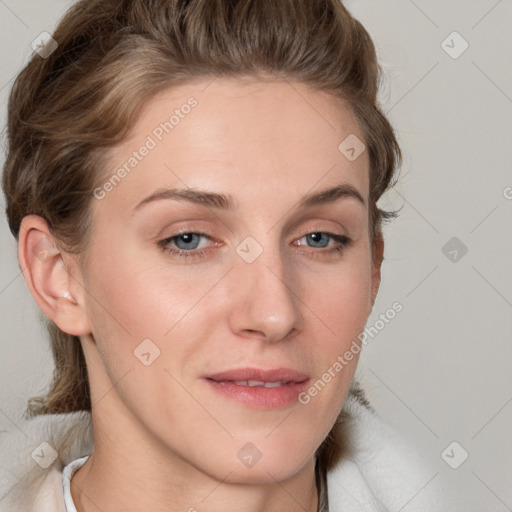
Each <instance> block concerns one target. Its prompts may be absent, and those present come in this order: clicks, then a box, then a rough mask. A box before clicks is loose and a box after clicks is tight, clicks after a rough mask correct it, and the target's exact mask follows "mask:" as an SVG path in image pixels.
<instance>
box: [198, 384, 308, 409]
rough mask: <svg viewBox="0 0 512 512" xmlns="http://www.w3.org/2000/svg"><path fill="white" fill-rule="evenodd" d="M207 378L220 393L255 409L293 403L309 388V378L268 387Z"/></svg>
mask: <svg viewBox="0 0 512 512" xmlns="http://www.w3.org/2000/svg"><path fill="white" fill-rule="evenodd" d="M205 380H206V382H207V383H208V384H209V385H210V386H211V387H212V388H213V389H214V390H215V391H217V392H218V393H220V394H222V395H224V396H226V397H228V398H231V399H233V400H236V401H237V402H240V403H242V404H244V405H246V406H248V407H254V408H255V409H279V408H281V407H286V406H287V405H290V404H293V403H294V402H297V401H298V400H297V397H298V395H299V394H300V393H301V392H303V391H304V390H305V389H306V388H307V385H308V382H309V379H307V380H305V381H304V382H294V383H293V384H285V385H284V386H279V387H275V388H266V387H265V386H239V385H238V384H235V383H234V382H229V381H228V382H224V383H220V382H217V381H215V380H211V379H205Z"/></svg>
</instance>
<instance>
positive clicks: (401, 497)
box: [0, 0, 441, 512]
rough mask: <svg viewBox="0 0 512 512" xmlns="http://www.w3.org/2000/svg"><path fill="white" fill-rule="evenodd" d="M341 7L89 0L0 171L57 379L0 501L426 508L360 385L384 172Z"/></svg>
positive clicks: (15, 102) (12, 123)
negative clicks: (44, 319)
mask: <svg viewBox="0 0 512 512" xmlns="http://www.w3.org/2000/svg"><path fill="white" fill-rule="evenodd" d="M378 73H379V67H378V64H377V61H376V54H375V50H374V46H373V44H372V42H371V39H370V37H369V35H368V34H367V32H366V31H365V30H364V28H363V27H362V26H361V24H360V23H359V22H357V21H356V20H355V19H354V18H352V17H351V15H350V14H349V13H348V12H347V10H346V9H345V8H344V7H343V6H342V4H341V3H338V2H337V1H336V0H311V1H307V2H297V1H296V0H266V1H265V2H261V1H259V0H238V1H233V0H231V1H229V0H208V1H206V0H189V1H186V0H101V1H100V0H96V1H95V0H84V1H81V2H78V3H77V4H76V5H75V6H74V7H73V8H72V9H71V10H70V11H69V12H68V13H67V15H66V16H65V17H64V18H63V20H62V21H61V22H60V24H59V26H58V28H57V29H56V31H55V33H54V34H53V37H52V39H50V40H49V41H47V44H46V46H45V47H44V48H41V49H39V51H38V52H37V53H36V54H35V55H34V56H33V58H32V59H31V61H30V62H29V64H28V65H27V66H26V68H25V69H24V70H23V71H22V72H21V74H20V75H19V77H18V78H17V80H16V82H15V85H14V87H13V90H12V93H11V97H10V103H9V118H8V136H9V138H8V154H7V159H6V163H5V169H4V178H3V186H4V191H5V195H6V200H7V214H8V220H9V225H10V229H11V231H12V232H13V234H14V236H16V237H17V239H18V246H19V259H20V264H21V267H22V269H23V273H24V276H25V279H26V282H27V285H28V287H29V289H30V291H31V293H32V295H33V297H34V299H35V300H36V302H37V304H38V305H39V307H40V308H41V310H42V311H43V313H44V314H45V315H46V317H47V318H48V327H49V331H50V335H51V339H52V348H53V353H54V357H55V364H56V369H55V376H54V381H53V383H52V386H51V390H50V392H49V393H48V395H47V396H46V397H42V398H40V399H36V400H32V401H31V403H30V407H29V412H30V415H31V416H32V418H31V419H29V420H27V422H26V424H24V425H23V426H22V430H23V434H21V433H19V432H18V434H16V433H14V434H13V435H12V436H11V437H7V439H6V440H5V441H4V442H3V447H2V450H3V452H2V453H4V456H3V458H2V459H3V463H4V464H5V461H9V474H10V475H11V476H10V478H8V479H7V480H8V481H7V482H6V484H5V485H4V487H3V488H2V489H1V491H0V495H2V496H4V495H5V497H4V498H3V500H2V501H0V510H9V511H11V510H38V511H46V510H48V511H49V510H52V511H53V510H62V511H67V512H71V511H78V512H89V511H92V510H96V511H97V510H101V511H103V512H108V511H113V510H124V511H136V510H137V511H140V510H152V511H160V510H166V511H174V510H176V511H178V510H189V511H194V510H197V511H212V512H213V511H221V510H222V511H224V512H225V511H231V510H237V511H238V510H244V511H250V512H252V511H254V512H256V511H296V510H305V511H327V510H330V511H331V512H332V511H345V510H364V511H366V510H368V511H370V510H371V511H374V510H378V511H383V510H398V509H401V508H403V507H406V506H407V510H441V508H440V503H438V502H437V501H436V500H437V498H436V496H435V495H434V493H432V492H431V490H430V488H429V487H428V483H429V479H431V478H432V474H431V473H429V472H428V471H427V470H425V471H423V469H422V468H420V466H419V464H417V463H416V461H415V459H414V456H413V454H412V452H411V451H410V450H409V448H408V447H407V445H406V444H405V443H403V442H402V441H400V439H399V438H398V437H397V436H396V435H395V434H394V433H393V432H392V431H391V429H389V428H388V427H387V426H386V425H385V424H384V423H383V422H382V421H381V420H380V419H379V417H378V415H377V414H376V413H375V412H374V411H373V409H372V408H371V406H370V405H369V404H368V402H367V400H366V399H365V397H364V393H363V392H362V390H361V389H359V387H358V385H357V382H356V381H355V380H354V373H355V370H356V366H357V361H358V357H359V353H360V350H361V345H362V334H361V333H363V331H364V326H365V323H366V321H367V319H368V316H369V314H370V312H371V309H372V305H373V302H374V300H375V297H376V294H377V292H378V288H379V284H380V267H381V263H382V258H383V250H384V242H383V238H382V232H381V224H382V221H383V220H385V219H386V218H391V217H392V216H393V213H392V212H385V211H382V210H381V209H379V208H378V206H377V201H378V199H379V198H380V197H381V195H382V194H383V193H384V191H385V190H386V189H388V188H389V187H390V186H391V184H392V180H393V177H394V172H395V170H396V168H397V167H398V165H399V163H400V148H399V146H398V144H397V141H396V139H395V136H394V133H393V129H392V127H391V126H390V124H389V122H388V121H387V120H386V118H385V117H384V116H383V114H382V113H381V111H380V109H379V106H378V105H377V101H376V94H377V87H378Z"/></svg>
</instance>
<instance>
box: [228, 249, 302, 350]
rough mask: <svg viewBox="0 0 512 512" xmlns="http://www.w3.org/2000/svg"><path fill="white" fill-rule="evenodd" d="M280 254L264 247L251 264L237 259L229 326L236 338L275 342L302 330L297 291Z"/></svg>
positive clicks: (291, 273) (295, 280)
mask: <svg viewBox="0 0 512 512" xmlns="http://www.w3.org/2000/svg"><path fill="white" fill-rule="evenodd" d="M286 263H287V262H286V261H284V260H283V256H282V254H281V251H279V250H278V249H276V250H275V251H274V250H272V251H271V250H269V249H268V248H265V249H264V250H263V252H262V254H261V255H260V256H259V257H258V258H257V259H256V260H255V261H253V262H252V263H248V262H246V261H244V260H243V259H242V258H239V257H238V256H237V262H236V265H235V269H234V270H235V271H234V272H232V276H231V279H232V280H233V287H232V294H231V314H230V327H231V329H232V331H233V332H234V333H236V334H237V335H238V336H241V337H245V338H258V339H262V340H263V341H266V342H271V343H275V342H279V341H281V340H284V339H286V338H288V337H290V336H291V335H292V333H293V331H298V330H301V329H302V323H303V317H302V314H301V309H300V304H301V303H302V302H301V298H300V290H299V285H300V283H299V280H298V277H297V276H295V275H294V272H293V268H292V267H291V266H290V265H289V264H288V265H287V264H286Z"/></svg>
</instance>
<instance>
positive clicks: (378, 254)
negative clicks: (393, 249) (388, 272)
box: [371, 233, 384, 307]
mask: <svg viewBox="0 0 512 512" xmlns="http://www.w3.org/2000/svg"><path fill="white" fill-rule="evenodd" d="M383 259H384V238H383V237H382V233H377V234H376V235H375V241H374V244H373V247H372V277H371V290H372V294H371V295H372V307H373V303H374V302H375V299H376V298H377V293H378V291H379V287H380V279H381V275H380V270H381V266H382V260H383Z"/></svg>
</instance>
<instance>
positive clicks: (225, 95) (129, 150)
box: [103, 78, 369, 199]
mask: <svg viewBox="0 0 512 512" xmlns="http://www.w3.org/2000/svg"><path fill="white" fill-rule="evenodd" d="M361 139H362V135H361V132H360V129H359V126H358V124H357V121H356V120H355V117H354V115H353V113H352V112H351V110H350V109H349V108H347V107H346V106H344V105H343V104H342V103H340V102H338V101H336V100H335V99H334V98H333V97H332V96H330V95H327V94H325V93H322V92H319V91H316V90H313V89H311V88H308V87H307V86H304V85H303V84H290V83H288V82H286V81H272V82H262V81H258V82H254V83H250V82H244V83H242V82H240V81H238V80H233V79H224V78H223V79H215V80H214V81H213V82H212V81H211V79H210V80H204V81H203V82H200V81H198V82H195V83H190V84H182V85H180V86H177V87H172V88H168V89H166V90H164V91H161V92H160V93H159V94H158V95H156V96H155V97H153V98H152V99H151V100H149V101H148V102H147V103H146V105H145V106H144V109H143V110H142V113H141V116H140V117H139V119H138V121H137V122H136V123H135V125H134V127H133V130H132V132H131V135H130V136H129V137H128V138H127V139H126V140H125V141H123V142H122V143H121V144H119V145H118V146H117V147H115V148H113V149H112V150H111V151H110V154H109V157H108V159H107V166H106V168H105V169H104V174H103V178H104V179H106V180H107V181H108V180H109V177H113V178H114V181H115V182H116V183H115V188H116V192H119V191H120V190H121V189H122V190H123V192H124V194H123V195H125V196H126V195H129V196H133V195H137V194H139V195H140V196H142V195H143V193H144V194H148V193H150V192H151V191H152V190H154V189H156V188H159V187H168V186H175V185H180V186H183V185H185V186H193V185H194V186H201V187H202V188H204V187H207V188H208V187H212V188H215V189H222V190H228V189H232V190H234V191H237V190H240V191H242V190H243V189H244V188H246V187H247V186H248V185H250V186H252V187H255V188H256V187H260V188H261V190H262V191H265V190H267V191H269V190H270V189H274V190H276V191H280V190H281V192H283V191H284V192H288V193H292V192H293V191H294V190H296V191H297V193H300V192H301V190H302V189H304V190H309V189H312V188H313V187H315V188H321V187H322V184H324V185H326V186H327V185H328V184H330V185H333V184H339V183H347V184H349V185H351V186H352V187H354V188H355V189H357V190H359V192H360V194H361V195H362V196H363V197H367V191H368V174H369V171H368V166H369V162H368V156H367V154H366V153H367V152H366V151H365V150H364V148H365V146H364V143H363V142H362V140H361ZM345 146H347V147H345ZM348 146H353V147H350V148H348ZM347 149H348V150H349V151H348V152H347ZM355 152H356V153H355ZM354 153H355V154H356V158H353V157H352V158H351V155H352V156H353V155H354ZM107 188H109V189H110V188H112V187H107ZM140 199H142V197H140Z"/></svg>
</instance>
